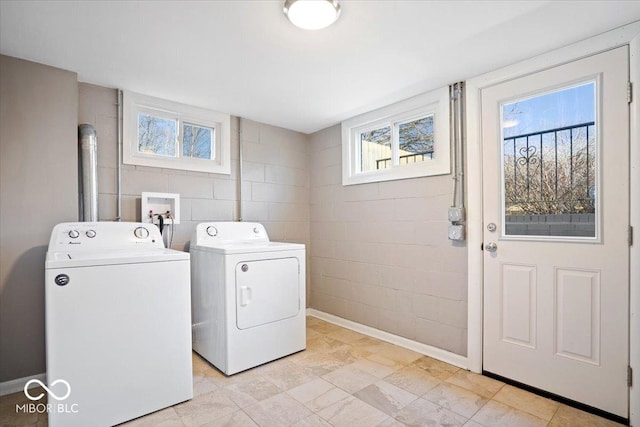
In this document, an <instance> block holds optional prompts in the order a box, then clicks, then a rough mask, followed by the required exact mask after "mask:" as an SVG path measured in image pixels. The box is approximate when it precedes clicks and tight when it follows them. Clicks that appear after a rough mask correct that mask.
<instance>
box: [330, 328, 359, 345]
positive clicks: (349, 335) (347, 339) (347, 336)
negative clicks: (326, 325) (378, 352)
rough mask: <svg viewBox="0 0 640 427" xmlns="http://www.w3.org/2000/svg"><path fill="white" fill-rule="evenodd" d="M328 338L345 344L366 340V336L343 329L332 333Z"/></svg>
mask: <svg viewBox="0 0 640 427" xmlns="http://www.w3.org/2000/svg"><path fill="white" fill-rule="evenodd" d="M327 336H328V337H329V338H333V339H334V340H338V341H342V342H343V343H345V344H351V343H352V342H354V341H358V340H361V339H362V338H365V335H362V334H360V333H358V332H355V331H352V330H349V329H343V328H341V329H338V330H335V331H333V332H330V333H328V334H327Z"/></svg>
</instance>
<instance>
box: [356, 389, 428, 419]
mask: <svg viewBox="0 0 640 427" xmlns="http://www.w3.org/2000/svg"><path fill="white" fill-rule="evenodd" d="M354 396H355V397H357V398H358V399H360V400H362V401H363V402H365V403H368V404H369V405H371V406H373V407H374V408H376V409H378V410H380V411H382V412H384V413H385V414H387V415H390V416H393V415H395V414H396V413H397V412H398V411H400V410H401V409H402V408H404V407H405V406H407V405H408V404H409V403H411V402H413V401H414V400H416V399H417V398H418V396H416V395H415V394H412V393H409V392H408V391H406V390H403V389H401V388H399V387H396V386H394V385H393V384H389V383H388V382H386V381H378V382H377V383H375V384H371V385H370V386H367V387H365V388H363V389H362V390H360V391H358V392H357V393H355V394H354Z"/></svg>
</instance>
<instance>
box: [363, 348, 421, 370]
mask: <svg viewBox="0 0 640 427" xmlns="http://www.w3.org/2000/svg"><path fill="white" fill-rule="evenodd" d="M375 354H376V355H378V356H382V357H384V358H386V359H389V360H393V361H394V362H396V363H399V364H401V365H403V366H404V365H409V364H410V363H413V362H415V361H417V360H420V359H421V358H423V357H424V356H423V355H422V354H420V353H416V352H415V351H413V350H409V349H407V348H402V347H399V346H397V345H393V344H389V343H383V345H382V346H381V347H380V348H379V349H378V351H376V352H375Z"/></svg>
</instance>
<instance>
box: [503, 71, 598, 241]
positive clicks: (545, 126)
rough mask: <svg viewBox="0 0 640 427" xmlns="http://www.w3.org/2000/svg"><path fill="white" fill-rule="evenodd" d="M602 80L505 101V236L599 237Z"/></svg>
mask: <svg viewBox="0 0 640 427" xmlns="http://www.w3.org/2000/svg"><path fill="white" fill-rule="evenodd" d="M596 89H597V85H596V81H589V82H585V83H581V84H578V85H573V86H570V87H564V88H562V89H559V90H554V91H552V92H545V93H541V94H536V95H533V96H529V97H527V98H520V99H517V100H510V101H508V102H504V103H501V104H500V109H501V115H502V140H501V141H502V183H503V189H502V212H503V222H502V223H503V235H505V236H551V237H554V238H557V237H571V238H595V237H596V235H597V233H596V232H597V229H598V197H597V193H598V191H597V190H598V184H599V182H598V181H599V179H598V174H597V171H598V167H597V163H598V155H597V151H598V146H597V144H598V137H597V125H596V99H597V95H596V93H597V92H596Z"/></svg>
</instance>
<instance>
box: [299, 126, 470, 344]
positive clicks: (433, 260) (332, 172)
mask: <svg viewBox="0 0 640 427" xmlns="http://www.w3.org/2000/svg"><path fill="white" fill-rule="evenodd" d="M310 142H311V181H310V183H311V200H310V202H311V265H310V267H311V268H310V275H311V307H313V308H316V309H318V310H321V311H324V312H327V313H331V314H334V315H336V316H340V317H343V318H346V319H350V320H353V321H355V322H359V323H362V324H364V325H367V326H371V327H374V328H377V329H381V330H383V331H387V332H391V333H394V334H397V335H400V336H403V337H406V338H409V339H413V340H416V341H418V342H421V343H424V344H428V345H432V346H434V347H439V348H443V349H445V350H448V351H451V352H453V353H456V354H460V355H466V352H467V301H466V299H467V247H466V245H465V244H464V243H462V244H460V243H454V242H451V241H450V240H448V238H447V225H448V222H447V208H448V207H449V206H450V204H451V191H452V190H451V175H445V176H435V177H425V178H417V179H407V180H398V181H388V182H381V183H371V184H361V185H352V186H347V187H343V186H342V142H341V134H340V126H339V125H337V126H333V127H331V128H328V129H324V130H322V131H319V132H317V133H314V134H313V135H311V137H310Z"/></svg>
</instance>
